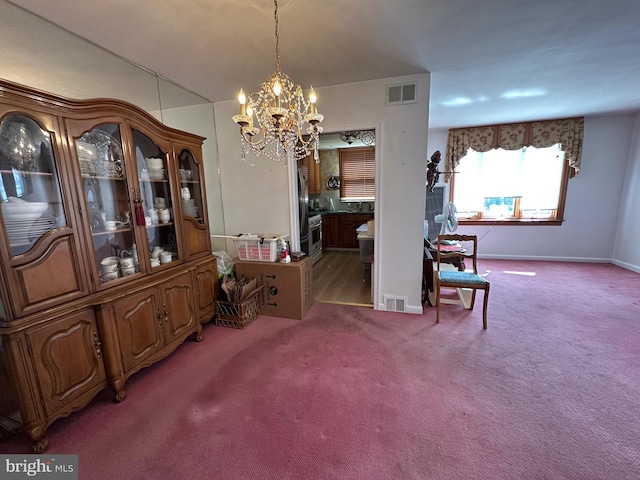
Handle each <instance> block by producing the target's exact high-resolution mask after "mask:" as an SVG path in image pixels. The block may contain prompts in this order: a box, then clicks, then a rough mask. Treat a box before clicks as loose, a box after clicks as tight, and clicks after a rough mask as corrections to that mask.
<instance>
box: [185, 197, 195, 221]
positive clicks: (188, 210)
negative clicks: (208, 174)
mask: <svg viewBox="0 0 640 480" xmlns="http://www.w3.org/2000/svg"><path fill="white" fill-rule="evenodd" d="M182 211H183V212H184V214H185V215H189V216H190V217H194V218H195V217H197V216H198V206H197V205H196V201H195V199H193V198H190V199H189V200H184V203H183V204H182Z"/></svg>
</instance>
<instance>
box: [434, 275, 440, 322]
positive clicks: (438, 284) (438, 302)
mask: <svg viewBox="0 0 640 480" xmlns="http://www.w3.org/2000/svg"><path fill="white" fill-rule="evenodd" d="M435 288H436V323H440V282H438V281H436V287H435Z"/></svg>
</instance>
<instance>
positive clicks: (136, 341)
mask: <svg viewBox="0 0 640 480" xmlns="http://www.w3.org/2000/svg"><path fill="white" fill-rule="evenodd" d="M113 308H114V313H115V318H116V322H117V324H118V332H119V336H120V344H121V349H122V361H123V364H124V369H125V371H128V370H130V369H131V368H133V367H135V366H136V365H138V364H139V363H140V362H141V361H143V360H144V359H145V358H147V357H148V356H149V355H152V354H153V353H154V352H156V351H157V350H158V349H160V348H162V346H163V345H164V341H163V337H162V327H161V323H162V317H161V315H160V313H161V310H160V306H159V304H158V298H157V290H156V288H155V287H154V288H150V289H147V290H144V291H142V292H138V293H136V294H133V295H131V296H128V297H126V298H123V299H121V300H117V301H115V302H114V304H113Z"/></svg>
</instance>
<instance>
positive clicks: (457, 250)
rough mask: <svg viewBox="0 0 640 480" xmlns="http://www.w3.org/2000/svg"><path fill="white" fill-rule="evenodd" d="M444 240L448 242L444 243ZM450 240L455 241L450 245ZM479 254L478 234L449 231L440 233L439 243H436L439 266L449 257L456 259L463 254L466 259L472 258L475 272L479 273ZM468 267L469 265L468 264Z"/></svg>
mask: <svg viewBox="0 0 640 480" xmlns="http://www.w3.org/2000/svg"><path fill="white" fill-rule="evenodd" d="M443 240H444V241H446V242H447V243H443ZM448 242H455V243H454V244H453V245H450V244H449V243H448ZM477 254H478V236H477V235H460V234H456V233H447V234H440V235H438V243H437V244H436V257H437V258H436V261H437V262H438V268H440V262H445V263H446V261H447V259H455V258H459V257H460V256H463V257H464V258H465V259H466V258H469V259H471V260H472V264H473V273H478V265H477V263H476V259H477ZM466 267H467V269H468V268H469V265H466Z"/></svg>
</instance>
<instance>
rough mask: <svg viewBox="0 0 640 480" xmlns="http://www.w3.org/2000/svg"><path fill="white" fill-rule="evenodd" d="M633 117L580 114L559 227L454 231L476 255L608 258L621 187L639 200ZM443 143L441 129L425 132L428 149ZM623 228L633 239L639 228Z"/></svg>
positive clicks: (628, 214)
mask: <svg viewBox="0 0 640 480" xmlns="http://www.w3.org/2000/svg"><path fill="white" fill-rule="evenodd" d="M635 120H636V115H635V114H615V115H602V116H592V117H586V118H585V138H584V148H583V154H582V168H581V169H580V172H579V173H578V175H576V176H575V177H574V178H572V179H570V180H569V186H568V192H567V203H566V206H565V221H564V223H563V224H562V225H561V226H550V225H546V226H544V225H543V226H535V225H526V226H525V225H522V226H496V227H490V226H468V227H460V228H459V231H461V232H462V233H474V234H477V235H478V236H479V237H481V240H480V244H479V250H480V254H481V256H484V257H488V258H518V259H550V260H553V259H557V260H570V261H602V262H610V261H611V259H612V257H613V247H614V243H615V237H616V229H617V226H618V221H619V212H620V202H621V198H622V197H621V195H622V192H623V190H624V189H625V188H626V191H627V195H626V201H627V203H628V205H632V204H634V202H635V205H638V204H639V197H638V195H639V194H638V186H637V185H638V178H639V177H640V171H639V170H640V165H639V164H640V158H638V157H639V156H640V153H638V148H637V145H636V158H635V171H634V172H632V171H631V170H633V169H632V168H631V165H629V166H628V164H629V150H630V146H631V143H632V139H633V134H634V128H636V129H637V127H636V125H635ZM446 143H447V131H446V130H438V131H433V132H430V133H429V152H430V153H432V152H433V151H435V150H440V151H441V152H442V153H443V156H444V152H445V151H446ZM636 143H637V141H636ZM634 178H635V180H634ZM634 182H635V183H634ZM634 185H635V186H634ZM634 188H635V191H633V189H634ZM632 192H633V193H632ZM628 210H629V211H626V212H623V216H626V217H628V219H629V220H630V219H631V216H632V215H635V218H636V224H637V219H638V213H637V209H636V211H635V212H632V211H630V210H631V207H629V209H628ZM630 223H633V222H630V221H627V222H625V223H624V225H627V224H630ZM627 228H629V229H634V228H635V234H633V235H631V233H629V235H630V236H634V235H635V239H636V243H637V239H638V238H640V235H639V234H638V228H639V227H637V226H635V227H634V226H628V227H627ZM630 244H631V241H629V243H625V244H624V246H623V245H620V249H621V250H629V249H630V246H629V245H630ZM633 254H634V255H636V256H635V260H633V261H631V262H630V263H634V264H635V265H640V261H638V253H637V252H634V253H633ZM629 259H630V260H631V258H629Z"/></svg>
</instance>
